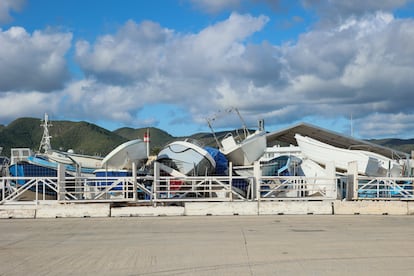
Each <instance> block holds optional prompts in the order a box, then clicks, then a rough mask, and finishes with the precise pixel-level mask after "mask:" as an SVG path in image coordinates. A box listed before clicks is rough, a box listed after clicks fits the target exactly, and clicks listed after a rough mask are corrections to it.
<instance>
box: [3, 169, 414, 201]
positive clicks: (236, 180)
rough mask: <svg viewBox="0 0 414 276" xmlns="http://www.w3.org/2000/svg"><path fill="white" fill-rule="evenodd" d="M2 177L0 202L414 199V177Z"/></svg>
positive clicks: (256, 170) (258, 173)
mask: <svg viewBox="0 0 414 276" xmlns="http://www.w3.org/2000/svg"><path fill="white" fill-rule="evenodd" d="M253 175H254V176H252V177H241V176H233V175H230V176H205V177H170V176H161V175H160V171H159V170H158V171H157V170H156V171H155V172H154V174H153V175H148V176H145V177H125V176H123V177H68V176H65V173H64V172H60V173H58V176H57V177H1V178H0V184H1V185H0V204H4V203H7V202H13V201H22V200H26V201H33V202H38V201H42V200H57V201H60V202H135V203H141V202H142V203H147V204H158V203H168V202H174V203H175V204H178V202H188V201H247V200H248V201H261V200H263V201H266V200H333V199H344V198H346V199H348V200H361V199H396V200H413V199H414V187H413V183H414V178H412V177H411V178H410V177H400V178H390V177H381V178H378V177H377V178H374V177H371V178H369V177H361V176H355V175H354V174H348V175H344V176H343V177H336V176H334V175H332V177H325V178H315V177H313V178H312V177H303V176H270V177H268V176H266V177H265V176H261V171H260V170H259V166H256V167H255V170H254V174H253Z"/></svg>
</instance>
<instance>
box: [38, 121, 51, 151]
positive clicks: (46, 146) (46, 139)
mask: <svg viewBox="0 0 414 276" xmlns="http://www.w3.org/2000/svg"><path fill="white" fill-rule="evenodd" d="M40 126H41V127H43V136H42V141H41V142H40V146H39V152H42V149H43V151H44V153H47V152H48V151H49V150H51V149H52V146H51V145H50V138H52V136H50V135H49V127H50V126H52V124H51V123H49V116H48V115H47V113H45V118H44V119H43V122H42V123H41V124H40Z"/></svg>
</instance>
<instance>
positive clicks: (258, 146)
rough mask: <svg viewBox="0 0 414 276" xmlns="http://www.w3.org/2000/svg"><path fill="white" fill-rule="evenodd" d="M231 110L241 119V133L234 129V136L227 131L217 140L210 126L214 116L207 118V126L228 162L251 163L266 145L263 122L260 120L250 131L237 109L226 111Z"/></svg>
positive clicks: (236, 164) (244, 164)
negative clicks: (256, 126)
mask: <svg viewBox="0 0 414 276" xmlns="http://www.w3.org/2000/svg"><path fill="white" fill-rule="evenodd" d="M232 111H235V112H236V113H237V115H238V117H239V118H240V120H241V121H242V126H243V128H242V130H243V134H239V133H238V131H236V135H235V136H234V135H233V133H228V134H227V135H226V136H225V137H224V138H223V139H222V140H221V141H220V142H219V141H218V139H217V137H216V135H215V133H214V130H213V127H212V121H214V120H215V118H212V119H208V120H207V123H208V126H209V127H210V129H211V131H212V133H213V136H214V138H215V140H216V142H217V144H218V146H219V149H220V151H221V152H222V153H223V154H224V155H225V156H226V157H227V159H228V160H229V161H230V162H232V163H233V165H234V166H248V165H252V164H253V162H254V161H257V160H258V159H259V158H260V157H261V156H262V155H263V153H264V152H265V149H266V146H267V140H266V131H265V130H264V122H263V120H260V121H259V128H258V129H257V130H256V131H255V132H253V133H250V131H249V130H248V129H247V127H246V124H245V122H244V120H243V118H242V117H241V115H240V113H239V111H238V109H237V108H231V109H230V110H228V112H232Z"/></svg>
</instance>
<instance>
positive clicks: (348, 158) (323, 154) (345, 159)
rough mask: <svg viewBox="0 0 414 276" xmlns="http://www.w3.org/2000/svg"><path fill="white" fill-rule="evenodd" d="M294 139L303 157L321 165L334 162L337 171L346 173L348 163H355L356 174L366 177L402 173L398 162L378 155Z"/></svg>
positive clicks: (298, 135) (300, 137)
mask: <svg viewBox="0 0 414 276" xmlns="http://www.w3.org/2000/svg"><path fill="white" fill-rule="evenodd" d="M295 139H296V141H297V143H298V145H299V147H300V148H301V150H302V154H303V155H304V156H306V157H308V158H309V159H311V160H313V161H315V162H317V163H320V164H322V165H326V164H327V163H328V162H334V165H335V167H336V168H337V169H340V170H343V171H346V170H347V169H348V164H349V162H353V161H355V162H357V164H358V173H359V174H361V175H366V176H400V175H401V172H402V166H401V165H400V164H399V163H398V162H396V161H394V160H392V159H389V158H387V157H385V156H382V155H380V154H376V153H373V152H368V151H363V150H348V149H343V148H338V147H334V146H332V145H329V144H325V143H322V142H320V141H318V140H315V139H312V138H310V137H307V136H302V135H300V134H296V135H295Z"/></svg>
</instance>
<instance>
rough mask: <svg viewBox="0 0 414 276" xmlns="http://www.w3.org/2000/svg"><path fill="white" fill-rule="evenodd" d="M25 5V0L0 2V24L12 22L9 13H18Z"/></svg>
mask: <svg viewBox="0 0 414 276" xmlns="http://www.w3.org/2000/svg"><path fill="white" fill-rule="evenodd" d="M25 4H26V0H2V1H0V23H8V22H10V21H11V20H12V17H11V15H10V12H11V11H15V12H19V11H21V10H22V9H23V7H24V5H25Z"/></svg>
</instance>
